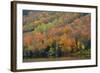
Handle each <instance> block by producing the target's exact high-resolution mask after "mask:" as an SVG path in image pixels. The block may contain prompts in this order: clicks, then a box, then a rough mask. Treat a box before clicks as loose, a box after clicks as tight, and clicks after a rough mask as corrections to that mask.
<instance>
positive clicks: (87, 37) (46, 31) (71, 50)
mask: <svg viewBox="0 0 100 73" xmlns="http://www.w3.org/2000/svg"><path fill="white" fill-rule="evenodd" d="M90 51H91V14H90V13H77V12H56V11H32V10H23V59H24V61H25V62H27V61H30V60H31V61H38V60H39V61H41V60H43V61H45V60H49V59H50V60H55V58H57V59H58V60H59V59H60V60H63V59H64V60H67V59H68V60H73V59H75V60H77V59H90V58H91V53H90ZM51 58H52V59H51Z"/></svg>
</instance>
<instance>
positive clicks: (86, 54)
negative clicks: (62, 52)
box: [23, 49, 91, 62]
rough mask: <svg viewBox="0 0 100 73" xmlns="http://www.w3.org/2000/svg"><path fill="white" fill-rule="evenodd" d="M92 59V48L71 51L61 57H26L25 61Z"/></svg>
mask: <svg viewBox="0 0 100 73" xmlns="http://www.w3.org/2000/svg"><path fill="white" fill-rule="evenodd" d="M85 59H91V52H90V49H86V50H82V51H78V52H75V53H71V54H70V55H68V56H61V57H54V56H51V57H47V58H32V57H31V58H30V57H27V58H26V57H24V59H23V62H41V61H63V60H85Z"/></svg>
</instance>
